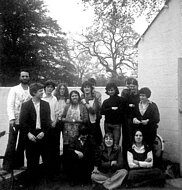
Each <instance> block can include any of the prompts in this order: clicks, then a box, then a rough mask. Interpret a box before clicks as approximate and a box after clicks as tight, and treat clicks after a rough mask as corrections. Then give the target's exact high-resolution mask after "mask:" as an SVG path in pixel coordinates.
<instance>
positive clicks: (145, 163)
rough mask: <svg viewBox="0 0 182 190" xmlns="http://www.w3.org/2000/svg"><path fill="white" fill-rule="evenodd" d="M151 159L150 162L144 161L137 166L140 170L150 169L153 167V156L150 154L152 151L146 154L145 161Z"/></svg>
mask: <svg viewBox="0 0 182 190" xmlns="http://www.w3.org/2000/svg"><path fill="white" fill-rule="evenodd" d="M149 158H150V159H151V160H152V161H151V162H146V161H143V162H142V161H140V162H139V166H140V167H141V168H151V167H152V166H153V154H152V151H150V152H148V153H147V159H149Z"/></svg>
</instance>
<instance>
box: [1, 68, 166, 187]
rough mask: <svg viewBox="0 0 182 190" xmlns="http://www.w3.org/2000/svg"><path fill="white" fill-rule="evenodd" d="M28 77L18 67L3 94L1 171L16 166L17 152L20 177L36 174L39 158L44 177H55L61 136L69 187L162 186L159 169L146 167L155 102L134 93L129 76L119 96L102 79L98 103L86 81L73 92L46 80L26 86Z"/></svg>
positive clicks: (155, 116) (134, 84) (149, 160)
mask: <svg viewBox="0 0 182 190" xmlns="http://www.w3.org/2000/svg"><path fill="white" fill-rule="evenodd" d="M29 80H30V76H29V72H28V71H26V70H22V71H21V72H20V84H19V85H17V86H14V87H12V88H11V89H10V92H9V95H8V99H7V113H8V116H9V139H8V145H7V149H6V152H5V159H4V162H3V168H4V169H5V170H8V171H11V170H13V169H15V168H21V167H23V166H24V153H25V155H26V159H27V176H28V181H31V180H32V181H35V180H37V179H38V177H39V175H41V174H40V173H38V172H37V170H36V169H37V167H38V166H39V163H40V156H41V158H42V163H43V166H44V167H43V168H44V169H45V170H44V171H45V172H44V174H46V176H49V177H50V176H54V175H58V174H59V172H60V170H59V167H60V145H61V144H60V137H61V135H62V139H63V155H62V157H63V159H62V163H61V164H62V165H63V169H64V171H65V173H66V174H67V177H68V180H69V183H70V185H72V186H73V185H76V184H78V183H82V184H87V183H90V182H92V183H93V189H109V190H112V189H115V188H118V187H119V186H121V185H127V186H129V187H133V186H140V185H146V184H150V185H159V184H160V185H162V184H164V176H163V174H162V172H161V170H160V169H158V168H155V167H154V163H155V157H154V154H153V151H154V150H153V144H154V140H155V137H156V134H157V127H158V123H159V120H160V117H159V110H158V108H157V105H156V104H155V103H154V102H152V101H150V100H149V98H150V95H151V91H150V89H149V88H147V87H144V88H141V89H140V90H138V82H137V80H136V79H134V78H127V80H126V87H127V88H126V89H124V90H122V92H121V95H119V89H118V87H117V85H116V84H115V83H113V82H109V83H108V84H107V85H106V88H105V89H106V94H107V95H108V96H109V97H108V98H107V99H106V100H104V101H103V102H102V96H101V93H100V92H98V91H96V89H95V85H96V81H95V79H93V78H90V79H88V81H85V82H83V84H82V86H81V92H82V93H81V95H80V93H79V92H78V91H77V90H72V91H71V92H69V90H68V87H67V86H66V85H65V84H62V83H61V84H58V86H57V87H56V84H55V83H54V82H53V81H52V80H48V81H46V82H45V84H44V85H43V84H41V83H32V84H30V86H29ZM102 116H103V117H104V133H103V134H104V135H103V134H102V130H101V126H100V120H101V118H102ZM17 139H18V140H17ZM120 142H121V143H120ZM121 144H122V146H121ZM35 171H36V172H35Z"/></svg>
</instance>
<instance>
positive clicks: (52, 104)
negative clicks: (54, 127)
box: [42, 94, 57, 122]
mask: <svg viewBox="0 0 182 190" xmlns="http://www.w3.org/2000/svg"><path fill="white" fill-rule="evenodd" d="M42 100H44V101H46V102H48V103H49V106H50V110H51V120H52V122H54V121H55V119H56V112H57V110H56V108H57V106H56V104H57V98H56V97H55V96H53V95H51V96H49V97H48V96H46V94H45V95H44V96H43V98H42Z"/></svg>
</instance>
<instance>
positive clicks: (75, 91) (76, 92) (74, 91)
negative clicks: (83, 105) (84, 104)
mask: <svg viewBox="0 0 182 190" xmlns="http://www.w3.org/2000/svg"><path fill="white" fill-rule="evenodd" d="M73 93H75V94H77V95H78V103H80V101H81V98H80V93H79V92H78V91H77V90H72V91H71V92H70V103H71V104H73V101H72V99H71V96H72V94H73Z"/></svg>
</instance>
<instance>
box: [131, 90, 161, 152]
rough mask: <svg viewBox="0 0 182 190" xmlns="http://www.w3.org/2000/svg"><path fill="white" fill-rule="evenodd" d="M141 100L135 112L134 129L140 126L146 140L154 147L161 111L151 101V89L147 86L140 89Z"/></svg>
mask: <svg viewBox="0 0 182 190" xmlns="http://www.w3.org/2000/svg"><path fill="white" fill-rule="evenodd" d="M139 96H140V102H139V103H138V105H137V106H136V107H135V110H134V113H133V130H135V129H136V128H139V129H140V130H141V131H142V133H143V138H144V140H145V142H146V143H147V144H148V145H149V146H150V148H152V149H153V145H154V141H155V138H156V135H157V128H158V123H159V121H160V113H159V109H158V107H157V105H156V104H155V103H154V102H152V101H150V100H149V98H150V96H151V90H150V89H149V88H147V87H144V88H141V89H140V90H139Z"/></svg>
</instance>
